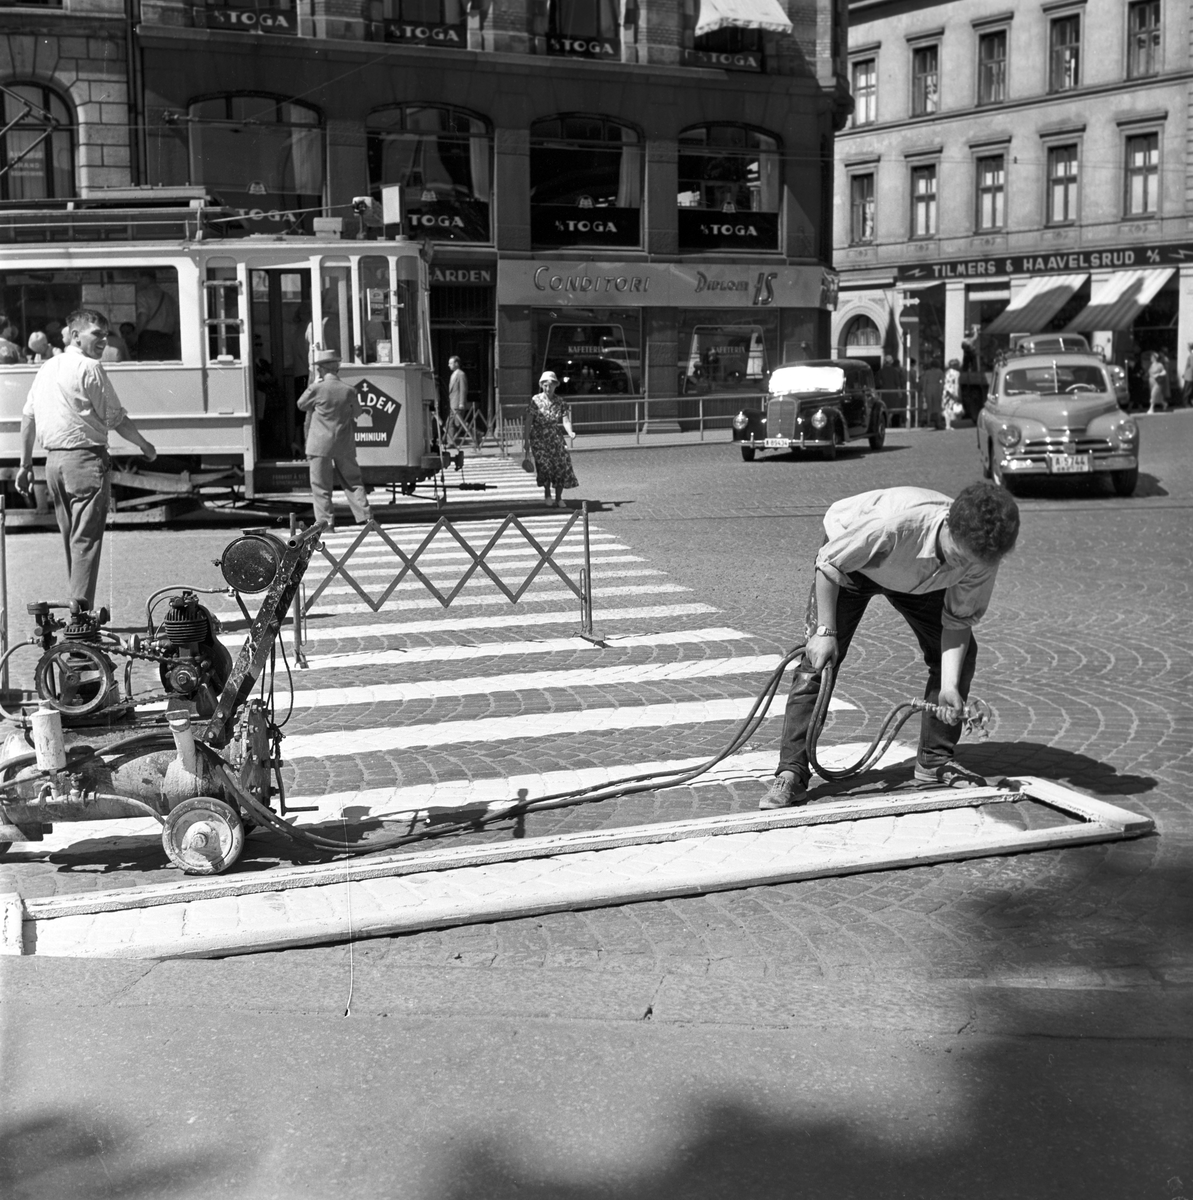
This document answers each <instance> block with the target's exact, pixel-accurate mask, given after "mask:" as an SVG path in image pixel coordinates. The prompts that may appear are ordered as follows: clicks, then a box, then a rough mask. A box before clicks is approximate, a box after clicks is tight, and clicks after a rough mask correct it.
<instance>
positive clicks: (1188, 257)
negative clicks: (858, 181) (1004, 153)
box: [895, 242, 1193, 283]
mask: <svg viewBox="0 0 1193 1200" xmlns="http://www.w3.org/2000/svg"><path fill="white" fill-rule="evenodd" d="M1182 263H1193V242H1182V243H1180V244H1177V245H1173V244H1168V245H1147V244H1146V243H1142V242H1141V243H1138V244H1136V245H1134V246H1114V247H1109V248H1106V249H1097V250H1056V251H1052V252H1049V253H1044V252H1037V253H1031V254H999V255H996V256H994V257H992V258H958V259H950V260H947V261H941V262H930V263H915V264H907V265H905V266H901V267H898V268H897V269H896V271H895V277H896V278H897V279H898V280H899V281H900V282H905V283H934V282H937V281H940V282H944V281H945V280H949V279H991V278H997V277H998V276H1002V275H1068V274H1071V273H1073V272H1074V271H1105V270H1111V271H1114V270H1130V269H1132V268H1135V269H1140V268H1145V267H1177V266H1180V265H1181V264H1182Z"/></svg>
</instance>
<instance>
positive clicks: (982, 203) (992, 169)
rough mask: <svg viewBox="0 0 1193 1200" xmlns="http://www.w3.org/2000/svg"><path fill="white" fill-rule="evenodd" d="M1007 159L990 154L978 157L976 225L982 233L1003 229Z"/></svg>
mask: <svg viewBox="0 0 1193 1200" xmlns="http://www.w3.org/2000/svg"><path fill="white" fill-rule="evenodd" d="M1006 206H1007V159H1006V155H1005V154H991V155H990V156H989V157H987V158H979V159H978V210H977V227H978V230H979V231H980V232H982V233H985V232H987V231H989V230H992V229H1003V228H1005V227H1006V222H1007V208H1006Z"/></svg>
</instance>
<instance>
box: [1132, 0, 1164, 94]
mask: <svg viewBox="0 0 1193 1200" xmlns="http://www.w3.org/2000/svg"><path fill="white" fill-rule="evenodd" d="M1159 73H1160V0H1139V3H1137V4H1131V5H1129V6H1128V7H1127V78H1128V79H1144V78H1146V77H1147V76H1148V75H1158V74H1159Z"/></svg>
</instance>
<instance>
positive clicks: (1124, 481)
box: [1110, 467, 1139, 496]
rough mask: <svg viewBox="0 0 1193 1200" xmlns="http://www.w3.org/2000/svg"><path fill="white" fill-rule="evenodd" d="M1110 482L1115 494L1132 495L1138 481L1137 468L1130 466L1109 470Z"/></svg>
mask: <svg viewBox="0 0 1193 1200" xmlns="http://www.w3.org/2000/svg"><path fill="white" fill-rule="evenodd" d="M1110 482H1111V483H1112V484H1114V494H1115V495H1116V496H1133V495H1134V494H1135V485H1136V484H1137V483H1138V482H1139V468H1138V467H1131V468H1129V469H1128V470H1126V471H1111V472H1110Z"/></svg>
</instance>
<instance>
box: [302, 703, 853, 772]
mask: <svg viewBox="0 0 1193 1200" xmlns="http://www.w3.org/2000/svg"><path fill="white" fill-rule="evenodd" d="M753 704H754V698H753V697H752V696H741V697H733V698H730V699H718V700H687V701H682V702H680V703H677V704H639V705H626V706H622V707H618V708H590V709H585V710H582V711H578V712H543V713H526V714H523V715H521V716H516V717H481V718H478V719H475V720H469V721H436V722H433V723H431V724H426V725H405V726H379V727H376V728H373V729H333V730H329V731H327V732H325V733H310V734H293V735H291V736H290V737H288V738H287V739H286V741H285V743H284V744H283V751H282V752H283V754H284V756H285V757H286V759H287V760H290V761H293V760H295V759H304V758H342V757H345V756H347V755H355V754H378V753H381V754H384V753H386V752H388V751H391V750H413V749H416V748H417V749H433V748H435V747H437V746H452V745H465V744H467V745H472V746H475V745H477V744H479V743H482V742H506V741H513V740H518V741H522V740H530V739H534V738H548V737H563V736H566V735H567V734H574V733H607V732H610V731H612V730H616V729H666V728H669V727H672V726H678V725H703V724H708V723H713V722H719V721H740V720H742V719H743V718H744V717H745V716H746V715H747V713H749V711H750V709H751V707H752V706H753ZM829 707H830V708H832V709H834V710H838V711H839V710H845V709H852V708H853V707H854V706H853V705H852V704H847V703H846V702H845V701H844V700H838V699H837V697H836V696H834V697H833V699H832V702H831V704H830V706H829ZM773 708H774V706H772V711H769V712H768V713H767V714H766V719H767V720H773V719H774V718H776V717H782V715H783V712H782V706H778V711H773Z"/></svg>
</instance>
